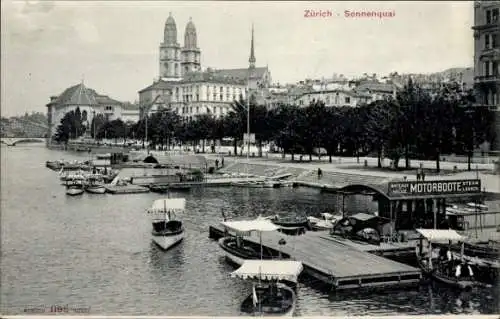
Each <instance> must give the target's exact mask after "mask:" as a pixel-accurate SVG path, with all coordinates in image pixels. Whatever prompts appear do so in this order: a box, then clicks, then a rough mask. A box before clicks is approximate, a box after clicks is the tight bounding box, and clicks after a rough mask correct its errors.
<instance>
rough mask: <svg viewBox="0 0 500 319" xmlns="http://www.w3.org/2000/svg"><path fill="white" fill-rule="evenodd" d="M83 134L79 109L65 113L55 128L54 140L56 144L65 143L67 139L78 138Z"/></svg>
mask: <svg viewBox="0 0 500 319" xmlns="http://www.w3.org/2000/svg"><path fill="white" fill-rule="evenodd" d="M83 133H84V128H83V125H82V118H81V113H80V109H79V108H77V109H76V110H74V111H70V112H67V113H66V114H64V116H63V118H62V119H61V122H60V124H59V125H58V126H57V128H56V133H55V135H54V139H55V140H56V141H57V142H64V143H67V142H68V140H69V139H75V138H77V137H80V136H81V135H82V134H83Z"/></svg>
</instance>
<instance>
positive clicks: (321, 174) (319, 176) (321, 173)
mask: <svg viewBox="0 0 500 319" xmlns="http://www.w3.org/2000/svg"><path fill="white" fill-rule="evenodd" d="M322 176H323V171H322V170H321V168H319V167H318V179H321V177H322Z"/></svg>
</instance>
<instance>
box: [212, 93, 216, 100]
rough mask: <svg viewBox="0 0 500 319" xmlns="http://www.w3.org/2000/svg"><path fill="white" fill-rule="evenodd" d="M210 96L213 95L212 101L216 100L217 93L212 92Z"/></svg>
mask: <svg viewBox="0 0 500 319" xmlns="http://www.w3.org/2000/svg"><path fill="white" fill-rule="evenodd" d="M212 97H213V100H212V101H216V100H217V94H215V93H214V94H213V96H212Z"/></svg>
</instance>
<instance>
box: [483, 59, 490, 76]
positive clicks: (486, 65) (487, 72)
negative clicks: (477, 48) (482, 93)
mask: <svg viewBox="0 0 500 319" xmlns="http://www.w3.org/2000/svg"><path fill="white" fill-rule="evenodd" d="M483 74H484V76H490V61H485V62H484V73H483Z"/></svg>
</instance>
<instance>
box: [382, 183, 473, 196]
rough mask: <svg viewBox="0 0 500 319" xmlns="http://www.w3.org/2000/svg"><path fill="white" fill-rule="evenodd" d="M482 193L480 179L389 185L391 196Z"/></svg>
mask: <svg viewBox="0 0 500 319" xmlns="http://www.w3.org/2000/svg"><path fill="white" fill-rule="evenodd" d="M480 192H481V180H480V179H464V180H435V181H405V182H392V183H389V196H424V195H446V194H470V193H480Z"/></svg>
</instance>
